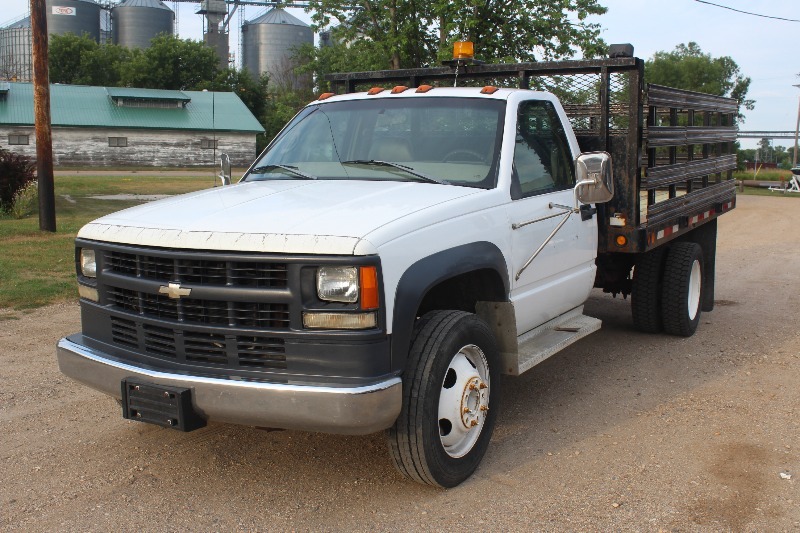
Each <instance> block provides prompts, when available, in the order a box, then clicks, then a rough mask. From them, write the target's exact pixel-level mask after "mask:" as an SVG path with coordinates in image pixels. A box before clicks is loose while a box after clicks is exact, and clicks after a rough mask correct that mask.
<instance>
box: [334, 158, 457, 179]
mask: <svg viewBox="0 0 800 533" xmlns="http://www.w3.org/2000/svg"><path fill="white" fill-rule="evenodd" d="M342 164H343V165H372V166H378V167H392V168H396V169H399V170H402V171H403V172H406V173H408V174H411V175H412V176H414V177H417V178H419V179H421V180H423V181H427V182H429V183H438V184H439V185H445V184H446V182H444V181H442V180H438V179H436V178H432V177H430V176H426V175H425V174H423V173H422V172H418V171H416V170H414V169H413V168H411V167H409V166H406V165H401V164H400V163H392V162H391V161H379V160H377V159H353V160H352V161H342Z"/></svg>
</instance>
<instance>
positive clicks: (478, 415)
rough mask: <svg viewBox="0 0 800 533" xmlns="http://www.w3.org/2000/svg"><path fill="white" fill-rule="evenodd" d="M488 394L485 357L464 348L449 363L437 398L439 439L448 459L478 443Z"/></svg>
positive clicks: (457, 455) (485, 412) (473, 350)
mask: <svg viewBox="0 0 800 533" xmlns="http://www.w3.org/2000/svg"><path fill="white" fill-rule="evenodd" d="M490 391H491V387H490V382H489V365H488V363H487V362H486V356H485V355H484V354H483V351H481V349H480V348H479V347H478V346H475V345H474V344H469V345H467V346H464V347H463V348H461V349H460V350H459V351H458V352H457V353H456V354H455V356H453V359H452V360H451V361H450V364H449V365H448V369H447V372H446V375H445V377H444V381H443V382H442V389H441V392H440V395H439V413H438V414H439V416H438V418H439V438H440V439H441V442H442V446H443V447H444V450H445V452H447V454H448V455H449V456H450V457H455V458H458V457H463V456H464V455H466V454H467V453H469V451H470V450H471V449H472V447H473V446H474V445H475V443H476V442H477V441H478V437H480V434H481V431H482V430H483V426H484V423H485V422H486V415H487V413H488V411H489V397H490Z"/></svg>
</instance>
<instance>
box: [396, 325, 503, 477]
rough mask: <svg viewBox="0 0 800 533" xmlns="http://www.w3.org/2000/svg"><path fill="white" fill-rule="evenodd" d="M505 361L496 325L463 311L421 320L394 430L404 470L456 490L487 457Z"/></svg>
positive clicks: (398, 464)
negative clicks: (501, 362) (500, 370)
mask: <svg viewBox="0 0 800 533" xmlns="http://www.w3.org/2000/svg"><path fill="white" fill-rule="evenodd" d="M499 369H500V361H499V354H498V350H497V343H496V341H495V338H494V335H493V334H492V332H491V330H490V329H489V326H488V325H487V324H486V323H485V322H484V321H483V320H481V319H480V318H478V317H477V316H476V315H474V314H470V313H465V312H463V311H432V312H430V313H427V314H426V315H425V316H423V317H422V318H420V319H419V320H418V321H417V324H416V326H415V328H414V340H413V342H412V344H411V350H410V353H409V356H408V362H407V365H406V370H405V373H404V375H403V409H402V411H401V413H400V416H399V417H398V419H397V421H396V422H395V424H394V426H393V427H392V428H391V429H389V430H388V432H387V441H388V445H389V451H390V454H391V456H392V461H393V462H394V465H395V467H396V468H397V470H398V471H399V472H400V473H401V474H403V475H404V476H405V477H407V478H409V479H412V480H414V481H417V482H419V483H423V484H428V485H434V486H438V487H455V486H456V485H458V484H460V483H462V482H463V481H464V480H466V479H467V478H469V477H470V476H471V475H472V473H473V472H474V471H475V469H476V468H477V467H478V464H480V462H481V459H483V456H484V454H485V453H486V449H487V448H488V446H489V440H490V439H491V436H492V431H493V429H494V424H495V420H496V418H497V403H498V399H499V377H500V376H499Z"/></svg>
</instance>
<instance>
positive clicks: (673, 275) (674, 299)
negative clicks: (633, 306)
mask: <svg viewBox="0 0 800 533" xmlns="http://www.w3.org/2000/svg"><path fill="white" fill-rule="evenodd" d="M702 294H703V250H702V249H701V248H700V246H699V245H697V244H695V243H693V242H678V243H675V244H674V245H673V246H672V247H671V248H670V249H669V254H668V255H667V262H666V264H665V265H664V282H663V288H662V292H661V309H662V314H663V320H664V331H666V332H667V333H669V334H671V335H679V336H681V337H691V336H692V335H694V332H695V331H696V330H697V325H698V324H699V323H700V300H701V298H702Z"/></svg>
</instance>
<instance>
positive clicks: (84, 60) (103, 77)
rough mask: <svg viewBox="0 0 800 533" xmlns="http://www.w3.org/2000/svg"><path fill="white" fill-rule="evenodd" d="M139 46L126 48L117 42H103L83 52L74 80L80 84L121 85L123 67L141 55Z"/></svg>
mask: <svg viewBox="0 0 800 533" xmlns="http://www.w3.org/2000/svg"><path fill="white" fill-rule="evenodd" d="M141 53H142V51H141V50H139V49H138V48H133V49H131V48H125V47H124V46H119V45H116V44H103V45H100V46H98V47H97V48H95V49H93V50H87V51H85V52H84V53H83V55H82V56H81V60H80V65H79V69H78V74H77V75H76V76H75V80H74V82H75V83H77V84H80V85H96V86H101V87H119V86H120V85H122V69H123V66H124V65H127V64H128V63H130V62H131V61H133V60H134V58H136V57H138V56H139V55H141Z"/></svg>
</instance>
